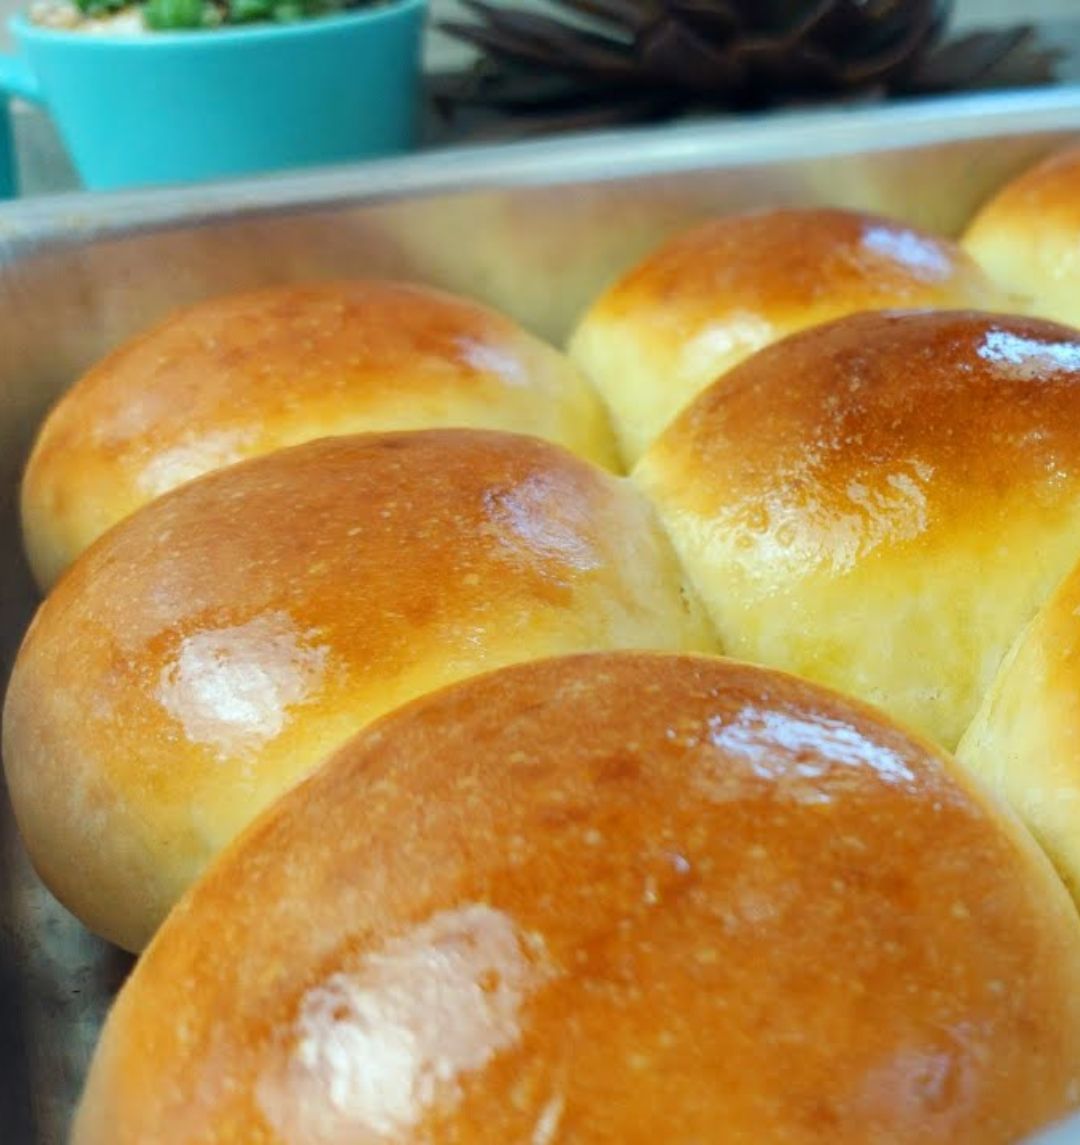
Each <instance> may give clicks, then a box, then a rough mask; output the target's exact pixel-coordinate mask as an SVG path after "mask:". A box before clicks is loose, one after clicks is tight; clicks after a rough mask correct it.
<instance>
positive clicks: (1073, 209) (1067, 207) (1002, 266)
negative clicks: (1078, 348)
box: [963, 147, 1080, 326]
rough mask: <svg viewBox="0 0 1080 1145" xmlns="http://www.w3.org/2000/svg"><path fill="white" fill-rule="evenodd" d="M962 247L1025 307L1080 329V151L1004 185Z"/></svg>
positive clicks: (1060, 156)
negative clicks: (1018, 298)
mask: <svg viewBox="0 0 1080 1145" xmlns="http://www.w3.org/2000/svg"><path fill="white" fill-rule="evenodd" d="M963 245H964V246H965V247H966V248H967V250H968V251H969V252H970V253H971V254H972V255H974V257H975V258H976V259H977V260H978V262H979V263H981V264H982V266H983V268H984V269H985V270H986V271H988V272H989V274H990V275H991V276H992V277H993V278H994V279H995V280H996V281H997V282H999V283H1000V284H1001V285H1002V286H1003V287H1005V288H1007V289H1009V290H1011V291H1012V292H1014V293H1015V294H1016V295H1018V296H1019V297H1020V298H1021V299H1022V300H1023V301H1022V304H1023V306H1024V308H1025V309H1028V310H1030V311H1031V312H1032V313H1035V314H1040V315H1042V316H1044V317H1046V318H1054V319H1057V321H1059V322H1068V323H1070V324H1071V325H1073V326H1080V147H1072V148H1070V149H1068V150H1066V151H1063V152H1061V153H1059V154H1057V155H1052V156H1051V157H1050V158H1049V159H1046V160H1044V161H1043V162H1042V163H1039V164H1038V165H1037V166H1035V167H1032V168H1030V169H1029V170H1027V171H1025V172H1024V173H1023V174H1021V175H1020V176H1018V177H1017V178H1016V179H1013V180H1012V181H1011V182H1009V183H1007V184H1006V185H1005V186H1004V187H1003V188H1002V189H1001V190H1000V191H999V192H998V194H996V195H995V196H994V197H993V198H992V199H991V200H990V201H989V202H988V203H987V204H986V205H985V206H984V207H983V208H982V210H981V211H979V213H978V214H977V215H976V216H975V218H974V220H973V221H972V223H971V225H970V226H969V227H968V230H967V233H966V234H965V235H964V239H963Z"/></svg>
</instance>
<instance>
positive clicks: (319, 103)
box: [0, 0, 427, 194]
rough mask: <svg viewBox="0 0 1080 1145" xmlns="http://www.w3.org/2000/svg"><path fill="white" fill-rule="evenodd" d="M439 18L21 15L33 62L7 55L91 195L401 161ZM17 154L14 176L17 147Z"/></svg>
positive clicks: (24, 95) (384, 9)
mask: <svg viewBox="0 0 1080 1145" xmlns="http://www.w3.org/2000/svg"><path fill="white" fill-rule="evenodd" d="M426 14H427V0H391V2H390V3H384V4H379V5H376V6H374V7H367V8H358V9H352V10H350V11H347V12H343V13H340V14H337V15H332V16H323V17H319V18H315V19H310V20H301V21H298V22H296V23H290V24H253V25H249V26H243V27H227V28H219V29H215V30H212V31H194V32H147V33H145V34H141V35H140V34H131V33H128V34H123V33H117V34H102V33H97V32H95V33H94V34H92V35H90V34H85V33H80V32H74V31H62V30H58V29H52V28H45V27H41V26H38V25H35V24H33V23H32V22H30V21H29V20H27V19H26V18H25V17H22V16H16V17H14V18H13V19H12V20H11V30H12V32H13V34H14V37H15V41H16V43H17V44H18V47H19V52H18V54H16V55H3V56H0V92H2V93H3V94H4V95H6V96H8V97H9V98H10V97H19V98H21V99H27V100H32V101H33V102H35V103H39V104H44V105H45V106H46V107H47V109H48V112H49V115H50V116H51V117H52V119H53V121H54V123H55V124H56V127H57V130H58V132H59V134H60V137H61V139H62V140H63V142H64V144H65V146H66V147H67V150H68V151H69V152H70V154H71V157H72V159H73V160H74V163H75V167H76V169H77V170H78V173H79V176H80V178H81V180H82V182H83V184H84V185H85V186H86V187H87V188H89V189H91V190H109V189H112V188H119V187H140V186H153V185H161V184H169V183H187V182H194V181H200V180H206V179H220V178H228V177H233V176H241V175H250V174H256V173H260V172H266V171H281V170H286V169H289V168H298V167H310V166H319V165H327V164H340V163H347V162H350V161H352V160H356V159H363V158H368V157H375V156H383V155H392V154H396V153H399V152H402V151H406V150H408V149H409V148H411V147H412V146H413V145H414V144H415V141H416V136H417V130H418V125H419V118H420V97H421V70H420V49H421V42H422V36H423V27H424V20H425V17H426ZM3 106H4V101H3V100H0V111H2V110H3ZM2 130H3V129H2V127H0V131H2ZM8 134H9V135H10V131H9V132H8ZM0 143H2V140H0ZM7 153H8V163H7V165H8V167H9V168H10V167H11V166H12V163H11V159H10V141H9V142H8V147H7ZM3 163H4V159H3V157H2V156H0V181H2V166H3ZM11 182H13V178H12V177H11V176H9V178H8V184H9V185H10V184H11ZM8 193H9V194H10V193H11V192H10V190H9V191H8Z"/></svg>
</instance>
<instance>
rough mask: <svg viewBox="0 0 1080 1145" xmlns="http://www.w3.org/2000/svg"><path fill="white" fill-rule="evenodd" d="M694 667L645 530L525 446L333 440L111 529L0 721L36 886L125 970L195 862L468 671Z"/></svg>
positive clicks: (593, 486)
mask: <svg viewBox="0 0 1080 1145" xmlns="http://www.w3.org/2000/svg"><path fill="white" fill-rule="evenodd" d="M623 646H642V647H657V648H671V649H682V648H699V649H700V648H705V649H708V648H710V647H712V638H711V635H710V633H709V631H708V629H707V627H706V624H705V622H704V621H703V619H702V617H701V615H700V614H699V612H698V611H697V609H696V607H695V606H694V604H693V603H692V601H690V600H689V599H688V597H687V596H686V595H685V593H684V591H683V586H682V580H681V573H680V570H679V569H678V567H677V564H676V562H675V559H674V556H673V554H672V553H671V551H670V549H669V548H668V545H667V542H666V541H665V539H664V538H663V535H662V533H661V532H660V530H659V527H658V526H657V525H656V524H655V522H654V518H653V516H652V513H651V510H650V509H649V507H648V505H647V504H646V503H645V501H644V500H643V499H642V498H641V497H640V496H639V495H638V494H637V492H636V491H635V490H634V489H633V487H632V486H631V485H630V483H629V482H628V481H627V480H626V479H625V478H616V477H612V476H611V475H609V474H607V473H604V472H603V471H602V470H599V469H597V468H595V467H594V466H592V465H589V464H588V463H586V462H584V461H581V460H579V459H577V458H575V457H573V456H571V455H570V454H569V453H567V452H565V451H564V450H562V449H560V448H558V447H556V446H553V445H549V444H547V443H545V442H542V441H540V440H538V439H535V438H531V437H524V436H516V435H511V434H502V433H495V432H491V431H481V430H475V431H469V430H431V431H427V432H417V433H411V434H410V433H402V434H387V435H371V436H360V437H351V438H345V437H343V438H328V439H324V440H322V441H319V442H312V443H308V444H306V445H303V446H295V447H293V448H292V449H289V450H284V451H281V452H279V453H276V454H272V455H270V456H267V457H263V458H257V459H254V460H252V461H248V462H242V463H240V464H239V465H237V466H233V467H230V468H228V469H225V470H220V471H218V472H217V473H214V474H209V475H207V476H206V477H203V478H201V479H199V480H197V481H195V482H192V483H190V484H188V485H185V486H184V487H183V488H181V489H177V490H175V491H174V492H173V493H171V494H167V495H165V496H164V497H162V498H159V499H158V500H157V501H155V502H154V503H153V504H151V505H148V506H146V507H145V508H144V509H142V510H140V511H139V512H138V513H136V514H134V515H133V516H131V517H129V518H128V519H127V520H126V521H124V522H123V523H122V524H121V525H118V526H117V527H116V528H115V529H113V530H111V531H110V532H109V534H107V535H106V536H105V537H103V538H102V539H101V540H100V541H99V542H98V543H97V544H95V545H93V546H92V547H91V548H90V549H89V550H87V552H86V553H84V554H83V556H82V558H80V560H79V561H77V562H76V564H75V565H74V566H73V567H72V568H71V570H70V572H69V573H68V575H67V576H66V577H64V578H63V580H62V581H61V582H60V584H59V585H58V586H57V588H56V590H55V591H54V592H53V594H52V595H51V596H50V597H49V598H48V599H47V601H46V602H45V604H44V605H43V606H42V608H41V610H40V611H39V613H38V615H37V617H36V619H35V620H34V623H33V625H32V626H31V628H30V630H29V632H28V634H27V637H26V640H25V642H24V644H23V647H22V649H21V650H20V653H19V657H18V660H17V662H16V665H15V669H14V673H13V675H12V679H11V685H10V689H9V692H8V697H7V704H6V712H5V719H4V729H3V730H4V762H5V766H6V772H7V779H8V784H9V788H10V793H11V798H12V801H13V805H14V808H15V813H16V817H17V819H18V822H19V826H20V828H21V831H22V835H23V838H24V840H25V841H26V844H27V847H28V849H29V852H30V855H31V857H32V859H33V861H34V864H35V866H36V868H37V870H38V871H39V873H40V874H41V876H42V878H43V879H44V881H45V882H46V884H47V885H48V886H49V887H50V888H51V889H52V890H53V891H54V893H55V894H56V895H57V897H58V898H59V899H60V901H61V902H63V903H64V904H65V905H66V906H67V907H68V908H69V909H70V910H72V911H73V912H74V913H75V914H76V915H78V916H79V918H81V919H82V920H83V921H84V922H85V923H86V924H87V926H89V927H90V928H91V929H93V930H95V931H97V932H98V933H99V934H102V935H104V936H105V937H106V938H109V939H111V940H112V941H113V942H116V943H118V944H119V945H121V946H125V947H127V948H129V949H132V950H137V949H138V948H140V947H141V946H142V945H143V944H144V943H145V942H146V940H147V939H148V938H149V937H150V935H151V933H152V931H153V930H154V928H155V927H156V926H157V924H158V923H159V922H160V921H161V919H162V918H163V917H164V915H165V912H166V911H167V910H168V909H169V907H170V906H171V905H172V903H173V902H174V901H175V899H176V898H177V896H178V895H179V894H180V893H181V891H182V890H183V889H184V888H185V887H186V886H187V885H188V883H189V882H190V881H191V880H192V879H193V878H194V877H195V876H196V875H197V874H198V873H199V872H200V871H201V870H202V868H203V866H204V865H205V863H206V861H207V860H208V859H209V858H210V857H211V856H212V855H213V854H214V853H215V852H216V851H217V850H218V849H219V848H220V847H221V846H222V845H223V844H224V843H226V842H228V840H229V839H230V838H231V837H232V836H233V835H234V834H235V833H236V832H237V831H238V830H239V829H240V828H241V827H242V826H244V824H246V823H247V822H248V821H249V820H250V819H251V817H252V816H253V815H254V814H255V813H256V812H257V811H259V810H260V809H261V808H262V807H264V806H265V805H266V804H267V803H269V802H270V801H271V800H272V799H273V798H274V797H275V796H277V795H278V794H280V792H281V791H282V790H283V789H284V788H286V787H288V786H290V785H291V784H292V783H294V782H295V781H296V780H297V779H299V778H300V777H301V776H303V775H304V774H306V772H307V771H308V770H309V769H310V768H311V767H312V766H313V765H314V763H315V762H316V761H318V760H320V759H321V758H323V757H324V756H325V755H326V753H327V752H328V751H329V750H331V749H332V748H334V747H336V746H337V745H338V744H340V743H341V742H342V741H343V740H344V739H345V738H347V737H348V736H349V735H350V734H351V733H353V732H354V731H355V730H356V729H357V728H358V727H360V726H361V725H363V724H365V723H366V722H367V721H369V720H371V719H372V718H373V717H375V716H377V715H379V714H381V713H382V712H385V711H387V710H388V709H389V708H392V707H394V706H396V705H398V704H400V703H402V702H404V701H405V700H408V699H411V698H412V697H414V696H416V695H419V694H422V693H424V692H427V691H430V690H431V689H432V688H437V687H439V686H440V685H442V684H445V683H447V682H449V681H451V680H455V679H458V678H460V677H462V676H467V675H469V674H471V673H474V672H478V671H481V670H484V669H487V668H491V667H495V666H497V665H500V664H505V663H508V662H512V661H517V660H525V659H529V658H531V657H536V656H545V655H551V654H555V653H560V652H570V651H578V650H586V649H592V648H609V647H623Z"/></svg>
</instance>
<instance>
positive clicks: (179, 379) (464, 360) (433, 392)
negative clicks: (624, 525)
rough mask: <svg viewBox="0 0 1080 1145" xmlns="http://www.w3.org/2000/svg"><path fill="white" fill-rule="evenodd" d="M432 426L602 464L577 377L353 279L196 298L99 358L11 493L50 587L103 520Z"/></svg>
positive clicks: (529, 343) (389, 289) (465, 322)
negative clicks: (524, 441) (294, 458)
mask: <svg viewBox="0 0 1080 1145" xmlns="http://www.w3.org/2000/svg"><path fill="white" fill-rule="evenodd" d="M436 426H469V427H480V428H489V429H503V430H510V431H514V432H519V433H534V434H536V435H537V436H539V437H543V438H546V439H548V440H551V441H555V442H558V443H559V444H562V445H564V446H566V447H567V448H569V449H570V450H572V451H573V452H576V453H578V454H580V455H581V456H583V457H587V458H589V459H590V460H593V461H596V462H598V463H600V464H602V465H608V466H610V465H612V463H613V460H614V444H613V442H612V439H611V431H610V429H609V427H608V425H607V421H606V418H605V415H604V413H603V410H602V408H601V405H600V403H599V401H598V400H597V398H596V397H595V396H594V395H593V393H592V392H591V390H590V389H589V387H588V385H587V384H586V383H585V382H584V381H583V379H582V378H581V377H580V375H579V374H578V373H577V371H576V370H575V369H574V367H573V366H572V365H571V364H570V363H569V362H568V361H567V360H566V359H565V358H564V357H562V356H561V355H560V354H558V353H557V352H556V351H555V350H553V349H552V348H551V347H549V346H547V345H546V344H544V343H543V342H541V341H539V339H537V338H534V337H533V336H532V335H531V334H528V333H526V332H525V331H524V330H523V329H521V328H520V327H519V326H517V325H516V324H515V323H513V322H511V321H510V320H509V319H507V318H504V317H502V316H501V315H499V314H497V313H495V312H494V311H491V310H488V309H487V308H485V307H482V306H480V305H478V304H476V303H474V302H471V301H468V300H466V299H463V298H455V297H453V296H452V295H449V294H443V293H441V292H438V291H434V290H430V289H427V288H424V287H419V286H408V285H404V284H400V283H392V282H377V281H371V282H360V281H358V282H329V283H318V284H311V285H303V286H286V287H276V288H273V289H268V290H262V291H258V292H255V293H251V294H242V295H234V296H228V297H224V298H214V299H210V300H209V301H206V302H202V303H199V304H198V305H196V306H192V307H190V308H189V309H186V310H183V311H180V312H179V313H177V314H175V315H173V316H171V317H170V318H168V319H167V320H166V321H165V322H163V323H162V324H161V325H159V326H158V327H156V328H155V329H153V330H151V331H149V332H148V333H146V334H144V335H143V336H141V337H139V338H136V339H134V340H132V341H130V342H128V343H127V344H125V345H123V346H121V347H120V348H119V349H118V350H116V351H115V352H114V353H112V354H110V355H109V357H107V358H106V359H105V360H104V361H103V362H101V363H100V364H99V365H97V366H96V367H95V368H94V369H92V370H91V371H90V372H89V373H88V374H86V375H85V376H84V377H83V378H82V379H81V380H80V381H79V382H78V383H77V384H76V385H75V386H74V387H73V388H72V389H71V390H70V391H68V393H67V394H66V395H65V397H64V398H63V399H62V400H61V401H60V402H59V404H58V405H57V406H56V407H55V408H54V410H53V411H52V413H51V414H50V416H49V417H48V419H47V420H46V422H45V424H44V426H43V428H42V430H41V433H40V435H39V437H38V440H37V443H36V446H35V449H34V452H33V455H32V457H31V459H30V463H29V466H28V468H27V471H26V478H25V481H24V484H23V501H22V507H23V522H24V530H25V534H26V541H27V546H28V550H29V554H30V558H31V563H32V565H33V567H34V570H35V575H36V576H37V577H38V580H39V582H40V583H41V584H42V585H43V586H45V587H47V586H48V585H50V584H52V582H53V581H54V580H55V579H56V577H57V576H58V575H59V573H60V572H61V571H62V570H63V569H64V568H65V567H66V566H67V565H68V564H69V563H70V562H71V561H72V560H73V559H74V558H75V557H76V556H77V555H78V554H79V552H81V551H82V549H83V548H85V547H86V545H87V544H89V543H90V542H91V541H93V540H94V539H95V538H97V537H98V536H100V535H101V533H103V532H104V531H105V529H106V528H108V527H109V526H110V525H112V524H114V523H115V522H116V521H118V520H121V519H122V518H124V517H126V516H127V515H128V514H129V513H131V512H133V511H134V510H135V509H137V508H138V507H139V506H140V505H143V504H145V503H146V502H147V501H149V500H151V499H153V498H154V497H156V496H160V495H161V494H162V493H165V492H167V491H168V490H169V489H172V488H174V487H175V486H177V485H179V484H181V483H182V482H184V481H187V480H190V479H192V478H193V477H197V476H199V475H201V474H202V473H206V472H209V471H210V470H213V469H217V468H220V467H221V466H223V465H227V464H229V463H231V462H234V461H239V460H242V459H244V458H247V457H254V456H257V455H260V454H263V453H268V452H270V451H272V450H274V449H277V448H280V447H281V446H288V445H295V444H299V443H300V442H304V441H310V440H312V439H313V438H318V437H325V436H328V435H330V434H347V433H359V432H365V431H370V430H401V429H425V428H429V427H436Z"/></svg>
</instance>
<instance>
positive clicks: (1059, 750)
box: [957, 567, 1080, 903]
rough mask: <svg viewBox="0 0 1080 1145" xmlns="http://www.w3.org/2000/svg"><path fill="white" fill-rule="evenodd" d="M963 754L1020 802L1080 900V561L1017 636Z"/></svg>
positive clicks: (1022, 813) (1004, 793)
mask: <svg viewBox="0 0 1080 1145" xmlns="http://www.w3.org/2000/svg"><path fill="white" fill-rule="evenodd" d="M957 754H958V755H959V757H960V759H961V761H962V762H964V763H965V764H967V766H968V767H969V768H971V769H972V770H973V771H974V772H976V773H977V774H978V775H979V776H980V777H981V778H982V779H983V780H984V781H985V782H986V783H987V785H988V786H990V787H992V788H993V789H994V790H996V791H997V792H999V793H1000V794H1001V795H1002V796H1003V797H1004V798H1006V799H1007V800H1008V801H1009V802H1010V803H1011V804H1012V805H1013V807H1015V808H1016V810H1017V811H1018V812H1019V813H1020V816H1021V818H1023V819H1024V821H1025V822H1026V823H1027V825H1028V827H1030V829H1031V830H1032V832H1033V833H1034V834H1035V836H1036V838H1038V840H1039V842H1040V843H1042V845H1043V847H1044V848H1045V850H1046V852H1047V854H1049V856H1050V858H1051V859H1052V860H1053V861H1054V863H1055V864H1056V865H1057V868H1058V870H1059V871H1060V872H1061V875H1062V877H1063V878H1064V879H1065V881H1066V883H1067V884H1068V886H1069V888H1070V890H1071V891H1072V893H1073V896H1074V898H1075V899H1076V901H1077V902H1078V903H1080V567H1078V568H1077V569H1074V570H1073V572H1072V573H1071V574H1070V575H1069V576H1068V577H1067V578H1066V579H1065V581H1064V583H1063V584H1062V585H1061V587H1060V588H1059V589H1058V590H1057V591H1056V592H1055V593H1054V595H1053V596H1052V597H1051V598H1050V600H1049V601H1048V602H1047V603H1046V606H1045V607H1044V608H1043V609H1042V610H1041V611H1040V612H1039V614H1038V615H1037V616H1036V617H1035V619H1034V620H1033V621H1032V622H1031V624H1029V625H1028V627H1027V628H1026V629H1025V630H1024V632H1023V634H1022V635H1021V636H1020V638H1019V639H1018V640H1017V642H1016V645H1015V646H1014V648H1013V649H1012V651H1011V652H1010V654H1009V656H1008V657H1007V658H1006V660H1005V662H1004V663H1003V664H1002V667H1001V671H1000V672H999V673H998V675H997V678H996V679H995V681H994V683H993V686H992V687H991V689H990V691H989V692H988V693H987V695H986V698H985V699H984V701H983V703H982V705H981V706H980V708H979V711H978V713H977V714H976V716H975V719H974V721H973V722H972V724H971V727H970V728H968V730H967V732H966V733H965V735H964V738H963V739H962V740H961V741H960V746H959V748H958V749H957Z"/></svg>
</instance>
